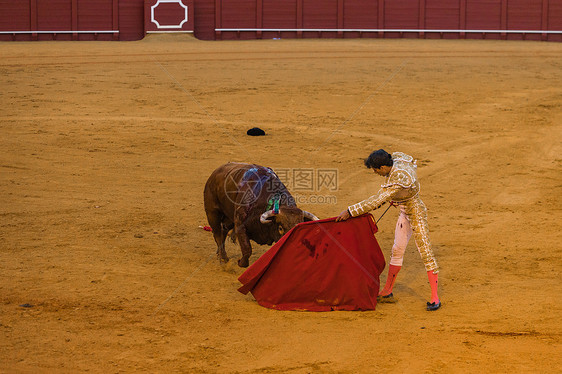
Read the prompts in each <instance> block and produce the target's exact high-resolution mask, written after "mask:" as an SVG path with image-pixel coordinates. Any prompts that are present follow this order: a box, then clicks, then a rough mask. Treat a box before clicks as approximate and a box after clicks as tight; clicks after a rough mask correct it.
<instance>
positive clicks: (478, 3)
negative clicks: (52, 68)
mask: <svg viewBox="0 0 562 374" xmlns="http://www.w3.org/2000/svg"><path fill="white" fill-rule="evenodd" d="M179 1H180V0H17V1H14V0H0V40H53V39H56V40H138V39H142V38H143V37H144V35H145V33H146V32H147V31H148V32H162V31H191V30H193V31H194V33H195V36H196V37H197V38H199V39H205V40H215V39H219V40H220V39H224V40H228V39H261V38H467V39H519V40H521V39H525V40H548V41H562V34H561V33H549V32H541V31H557V32H559V31H561V30H562V0H181V1H182V5H185V7H188V8H189V11H188V13H189V18H188V20H187V22H184V23H182V25H181V27H178V28H166V27H165V28H162V27H159V26H158V25H173V24H174V22H176V21H178V20H179V22H180V23H181V20H183V17H184V14H183V12H184V11H185V7H184V6H177V5H178V2H179ZM158 2H160V8H159V10H158V11H157V12H156V14H157V15H156V16H157V17H162V19H161V21H162V22H154V21H153V20H152V19H151V15H149V14H148V13H147V12H150V9H151V7H152V6H154V5H155V4H157V3H158ZM174 3H175V4H174ZM174 9H176V10H174ZM176 11H177V12H178V14H174V12H176ZM248 29H250V30H248ZM475 30H479V31H478V32H474V31H475ZM495 30H497V31H495ZM514 30H519V31H521V30H527V31H534V32H512V31H514Z"/></svg>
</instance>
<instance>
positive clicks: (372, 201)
mask: <svg viewBox="0 0 562 374" xmlns="http://www.w3.org/2000/svg"><path fill="white" fill-rule="evenodd" d="M402 189H403V188H402V187H401V186H400V185H397V184H394V185H390V186H385V187H381V189H380V190H379V192H377V194H375V195H373V196H371V197H369V198H367V199H365V200H363V201H361V202H360V203H357V204H355V205H350V206H349V207H348V208H347V210H348V211H349V214H351V216H353V217H357V216H360V215H361V214H365V213H367V212H369V211H371V210H374V209H378V208H380V207H381V205H383V204H384V203H386V202H388V201H392V200H393V198H394V196H395V195H396V194H397V193H398V192H400V191H401V190H402Z"/></svg>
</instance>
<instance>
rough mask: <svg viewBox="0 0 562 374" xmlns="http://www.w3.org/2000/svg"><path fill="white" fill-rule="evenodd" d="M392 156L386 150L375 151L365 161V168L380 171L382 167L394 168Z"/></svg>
mask: <svg viewBox="0 0 562 374" xmlns="http://www.w3.org/2000/svg"><path fill="white" fill-rule="evenodd" d="M393 164H394V162H393V161H392V156H391V155H390V153H388V152H387V151H385V150H384V149H379V150H376V151H374V152H373V153H371V154H370V155H369V157H367V158H366V159H365V166H366V167H368V168H369V169H378V168H380V167H381V166H384V165H386V166H392V165H393Z"/></svg>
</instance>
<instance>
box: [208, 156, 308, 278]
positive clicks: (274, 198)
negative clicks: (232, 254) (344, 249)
mask: <svg viewBox="0 0 562 374" xmlns="http://www.w3.org/2000/svg"><path fill="white" fill-rule="evenodd" d="M204 204H205V213H206V214H207V220H208V222H209V226H211V228H212V230H213V236H214V239H215V242H216V244H217V257H218V258H219V260H220V261H221V262H228V260H229V259H228V256H227V254H226V250H225V241H226V238H227V236H228V233H229V232H231V235H232V236H231V238H232V241H233V242H234V241H236V240H237V241H238V243H239V245H240V249H241V251H242V257H241V258H240V259H239V260H238V266H240V267H247V266H248V265H249V259H250V256H251V255H252V246H251V244H250V240H253V241H254V242H256V243H258V244H261V245H263V244H267V245H271V244H273V243H274V242H277V241H278V240H279V239H281V237H282V236H283V235H284V234H285V233H286V232H287V231H289V230H290V229H291V228H293V227H294V226H296V225H297V224H298V223H300V222H304V221H313V220H314V221H315V220H318V218H317V217H316V216H315V215H313V214H312V213H309V212H307V211H304V210H301V209H299V208H298V207H297V205H296V203H295V200H294V198H293V197H292V196H291V193H290V192H289V191H288V190H287V188H286V187H285V185H284V184H283V183H282V182H281V180H279V178H278V177H277V175H276V174H275V172H274V171H273V170H272V169H270V168H267V167H263V166H259V165H254V164H246V163H237V162H229V163H227V164H224V165H222V166H220V167H219V168H217V169H216V170H215V171H214V172H213V173H212V174H211V176H210V177H209V179H208V180H207V183H206V184H205V191H204Z"/></svg>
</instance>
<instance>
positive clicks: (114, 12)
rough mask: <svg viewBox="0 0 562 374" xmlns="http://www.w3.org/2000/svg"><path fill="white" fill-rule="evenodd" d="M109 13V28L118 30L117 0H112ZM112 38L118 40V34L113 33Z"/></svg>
mask: <svg viewBox="0 0 562 374" xmlns="http://www.w3.org/2000/svg"><path fill="white" fill-rule="evenodd" d="M111 14H112V16H113V18H112V27H111V30H119V0H113V9H112V12H111ZM112 39H113V40H119V34H113V36H112Z"/></svg>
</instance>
